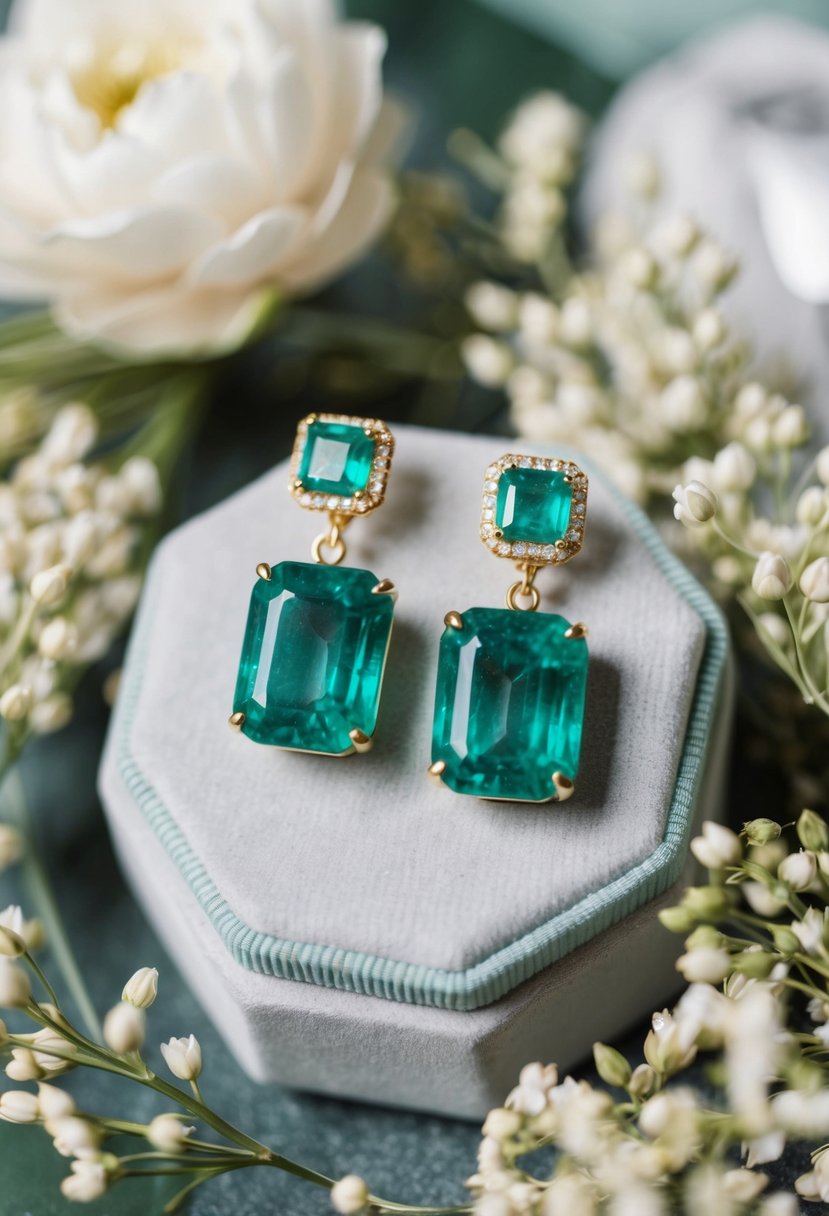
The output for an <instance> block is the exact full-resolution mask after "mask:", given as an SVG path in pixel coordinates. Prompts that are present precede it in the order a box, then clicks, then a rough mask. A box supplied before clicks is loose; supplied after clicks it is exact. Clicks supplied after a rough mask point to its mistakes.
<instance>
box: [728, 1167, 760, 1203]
mask: <svg viewBox="0 0 829 1216" xmlns="http://www.w3.org/2000/svg"><path fill="white" fill-rule="evenodd" d="M768 1180H769V1179H768V1174H761V1173H758V1172H757V1171H756V1170H742V1169H737V1170H726V1172H725V1173H724V1174H723V1177H722V1188H723V1193H724V1194H725V1195H727V1196H728V1198H729V1199H733V1200H735V1201H736V1202H737V1203H751V1201H752V1199H756V1198H757V1196H758V1195H759V1194H760V1192H761V1191H762V1190H763V1189H764V1187H765V1186H766V1184H767V1183H768Z"/></svg>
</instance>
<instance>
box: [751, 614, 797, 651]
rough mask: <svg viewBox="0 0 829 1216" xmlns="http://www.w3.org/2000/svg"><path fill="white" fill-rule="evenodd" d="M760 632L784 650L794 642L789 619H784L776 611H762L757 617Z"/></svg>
mask: <svg viewBox="0 0 829 1216" xmlns="http://www.w3.org/2000/svg"><path fill="white" fill-rule="evenodd" d="M757 624H758V625H759V627H760V629H759V632H760V634H761V636H762V635H765V636H766V637H767V638H769V639H770V641H772V642H774V644H775V646H779V647H780V649H781V650H784V649H785V648H786V647H787V646H790V645H791V642H792V631H791V628H790V626H789V623H788V621H784V620H783V618H782V616H778V615H777V613H776V612H761V613H760V615H759V617H758V618H757Z"/></svg>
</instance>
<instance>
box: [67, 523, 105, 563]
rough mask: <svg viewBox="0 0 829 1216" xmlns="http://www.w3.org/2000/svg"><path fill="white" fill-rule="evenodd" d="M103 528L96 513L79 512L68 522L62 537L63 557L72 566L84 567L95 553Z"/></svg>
mask: <svg viewBox="0 0 829 1216" xmlns="http://www.w3.org/2000/svg"><path fill="white" fill-rule="evenodd" d="M100 538H101V526H100V521H99V519H98V516H97V515H96V513H95V512H94V511H79V512H78V514H77V515H74V516H73V517H72V518H71V519H70V520H68V521H67V523H66V526H65V527H64V529H63V533H62V536H61V549H62V551H63V556H64V557H65V558H66V561H67V562H68V563H69V565H70V566H73V567H75V566H83V565H85V564H86V562H88V561H89V559H90V557H92V555H93V553H94V552H95V550H96V548H97V545H98V542H99V540H100Z"/></svg>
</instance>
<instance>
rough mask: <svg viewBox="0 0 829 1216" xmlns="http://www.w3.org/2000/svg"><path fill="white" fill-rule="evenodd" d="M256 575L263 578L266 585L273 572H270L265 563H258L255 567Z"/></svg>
mask: <svg viewBox="0 0 829 1216" xmlns="http://www.w3.org/2000/svg"><path fill="white" fill-rule="evenodd" d="M256 573H257V575H258V576H259V578H263V579H264V580H265V582H266V583H269V582H270V581H271V577H272V575H273V570H271V568H270V566H269V565H268V563H267V562H260V563H259V565H258V566H257V567H256Z"/></svg>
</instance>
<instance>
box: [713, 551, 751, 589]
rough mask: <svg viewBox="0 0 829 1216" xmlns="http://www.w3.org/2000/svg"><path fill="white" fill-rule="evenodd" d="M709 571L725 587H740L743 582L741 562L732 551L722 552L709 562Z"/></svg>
mask: <svg viewBox="0 0 829 1216" xmlns="http://www.w3.org/2000/svg"><path fill="white" fill-rule="evenodd" d="M711 572H712V574H713V575H714V577H715V578H716V579H719V581H720V582H721V583H725V585H726V586H727V587H742V586H743V583H744V582H745V578H744V574H743V562H742V561H741V560H740V558H739V557H737V556H736V555H735V554H733V553H723V554H722V556H721V557H715V558H714V561H713V562H712V563H711Z"/></svg>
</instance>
